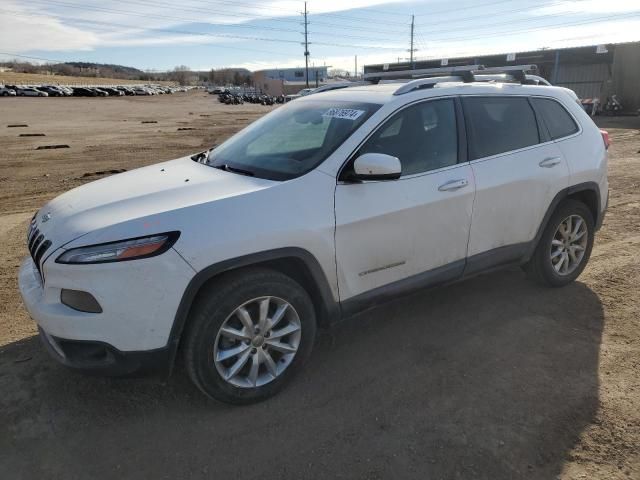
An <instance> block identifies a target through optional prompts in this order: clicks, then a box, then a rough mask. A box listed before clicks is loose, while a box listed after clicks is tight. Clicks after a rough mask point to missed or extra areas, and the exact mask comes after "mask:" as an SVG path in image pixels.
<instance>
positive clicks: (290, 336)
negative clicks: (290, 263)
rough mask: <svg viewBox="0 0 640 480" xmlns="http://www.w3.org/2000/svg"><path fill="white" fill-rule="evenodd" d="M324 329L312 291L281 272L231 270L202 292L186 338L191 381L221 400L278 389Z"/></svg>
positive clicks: (242, 400) (258, 396)
mask: <svg viewBox="0 0 640 480" xmlns="http://www.w3.org/2000/svg"><path fill="white" fill-rule="evenodd" d="M315 334H316V318H315V312H314V308H313V304H312V302H311V299H310V298H309V295H308V294H307V292H306V291H305V290H304V289H303V288H302V287H301V286H300V285H299V284H298V283H297V282H295V281H294V280H292V279H291V278H290V277H288V276H286V275H283V274H281V273H279V272H276V271H272V270H266V269H264V270H263V269H256V270H247V271H241V272H236V273H232V274H229V275H227V276H225V277H223V278H221V280H220V281H218V282H216V283H215V284H213V285H211V286H210V287H209V288H208V289H207V291H206V292H204V293H203V294H202V295H200V296H199V298H198V300H197V301H196V304H195V306H194V308H193V310H192V313H191V315H190V318H189V324H188V328H187V332H186V337H185V344H184V347H185V348H184V353H185V363H186V367H187V370H188V372H189V376H190V377H191V380H192V381H193V382H194V383H195V384H196V386H198V388H200V390H202V391H203V392H204V393H205V394H206V395H208V396H210V397H212V398H215V399H217V400H220V401H223V402H227V403H233V404H247V403H253V402H257V401H260V400H264V399H266V398H268V397H270V396H272V395H274V394H275V393H276V392H278V391H279V390H280V389H281V388H282V387H283V386H284V385H285V384H286V382H287V381H289V380H290V379H291V378H292V377H293V376H294V374H295V373H296V371H297V370H299V369H300V367H301V366H302V364H303V363H304V362H305V360H306V359H307V358H308V357H309V355H310V353H311V349H312V347H313V342H314V338H315Z"/></svg>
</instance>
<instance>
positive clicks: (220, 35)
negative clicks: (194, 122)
mask: <svg viewBox="0 0 640 480" xmlns="http://www.w3.org/2000/svg"><path fill="white" fill-rule="evenodd" d="M33 1H40V0H33ZM4 12H5V13H10V14H12V15H14V16H27V17H34V16H38V15H37V14H25V13H22V12H15V11H13V12H12V11H9V10H4ZM50 16H51V17H54V18H59V19H64V18H65V17H61V16H56V15H50ZM74 21H75V22H77V23H86V24H93V25H105V26H112V27H119V28H123V29H130V30H141V31H149V32H169V33H179V34H184V35H199V36H210V37H214V38H231V39H238V40H254V41H262V42H275V43H286V44H292V45H294V44H298V43H299V42H298V41H297V40H287V39H280V38H268V37H255V36H247V35H236V34H229V33H212V32H201V31H193V30H177V29H173V28H171V29H169V28H158V27H135V26H132V25H125V24H122V23H115V22H99V21H93V20H81V19H75V20H74ZM41 24H44V25H49V24H47V23H41ZM296 33H299V32H296ZM334 36H335V35H334ZM314 44H315V45H323V46H329V47H340V48H351V49H353V48H356V49H370V50H380V49H382V50H398V49H399V48H398V47H387V46H384V45H358V44H351V45H347V44H344V43H334V42H314ZM224 47H225V48H232V47H230V46H228V45H227V44H225V45H224ZM238 48H239V47H238ZM247 50H248V49H247ZM254 51H259V50H254ZM261 52H262V53H272V52H266V51H261Z"/></svg>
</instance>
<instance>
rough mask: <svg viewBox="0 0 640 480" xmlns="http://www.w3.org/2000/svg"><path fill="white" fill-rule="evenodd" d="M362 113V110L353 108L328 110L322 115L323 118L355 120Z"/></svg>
mask: <svg viewBox="0 0 640 480" xmlns="http://www.w3.org/2000/svg"><path fill="white" fill-rule="evenodd" d="M363 113H364V110H355V109H353V108H330V109H329V110H327V111H326V112H324V113H323V114H322V116H323V117H330V118H342V119H344V120H356V119H358V118H359V117H360V115H362V114H363Z"/></svg>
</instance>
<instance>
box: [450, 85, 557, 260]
mask: <svg viewBox="0 0 640 480" xmlns="http://www.w3.org/2000/svg"><path fill="white" fill-rule="evenodd" d="M462 104H463V107H464V114H465V120H466V126H467V132H468V139H469V159H470V161H471V162H470V163H471V168H472V169H473V174H474V176H475V181H476V198H475V202H474V207H473V219H472V222H471V233H470V237H469V252H468V257H469V259H468V265H467V271H468V272H472V271H474V270H476V269H478V270H479V269H482V268H484V267H487V266H490V265H491V264H496V263H501V262H506V261H511V260H515V259H517V258H519V257H521V256H522V255H523V254H524V253H525V252H526V251H527V247H528V246H529V242H531V241H532V240H533V239H534V237H535V235H536V232H537V231H538V228H539V227H540V224H541V222H542V220H543V217H544V215H545V213H546V211H547V208H548V207H549V205H550V204H551V201H552V200H553V197H554V196H555V195H556V194H557V193H558V192H559V191H560V190H562V189H563V188H565V187H567V185H568V182H569V169H568V167H567V162H566V161H565V159H564V158H563V156H562V152H561V151H560V149H559V148H558V147H557V145H555V144H554V143H553V142H552V141H551V139H550V138H549V137H548V133H547V132H546V130H545V129H544V128H543V126H542V124H541V123H540V121H539V119H537V117H536V115H535V112H534V109H533V107H532V105H531V103H530V99H529V98H528V97H526V96H505V95H500V96H497V95H494V96H465V97H462Z"/></svg>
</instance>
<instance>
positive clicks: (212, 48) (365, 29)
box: [0, 0, 640, 73]
mask: <svg viewBox="0 0 640 480" xmlns="http://www.w3.org/2000/svg"><path fill="white" fill-rule="evenodd" d="M0 5H1V8H0V60H6V59H13V58H22V59H24V60H29V59H31V61H34V62H44V61H46V60H49V61H56V62H57V61H86V62H96V63H113V64H120V65H127V66H132V67H137V68H140V69H142V70H160V71H163V70H169V69H172V68H173V67H175V66H177V65H187V66H188V67H190V68H191V69H193V70H209V69H211V68H224V67H244V68H248V69H250V70H258V69H262V68H285V67H297V66H302V65H304V55H303V53H304V47H303V45H302V42H303V40H304V35H303V31H304V26H303V16H302V14H301V12H302V11H303V10H304V2H302V1H297V0H296V1H293V0H276V1H262V2H260V1H252V0H237V1H236V0H180V1H175V0H174V1H170V0H29V1H28V2H27V1H25V0H0ZM307 8H308V12H309V13H308V20H309V26H308V32H309V37H308V38H309V42H310V45H309V51H310V56H309V61H310V65H327V66H331V67H333V68H340V69H345V70H348V71H350V72H351V73H353V72H354V69H355V56H356V55H357V57H358V67H359V70H360V71H361V69H362V66H363V65H365V64H372V63H391V62H395V61H398V60H405V59H407V57H409V49H410V38H411V37H410V31H411V16H412V15H415V22H414V24H415V30H414V32H415V33H414V42H415V44H414V48H415V49H416V52H415V57H416V58H417V59H432V58H436V59H437V58H453V57H456V56H466V55H475V54H478V55H479V54H488V53H510V52H518V51H526V50H533V49H538V48H556V47H568V46H579V45H594V44H599V43H617V42H625V41H634V40H640V0H460V1H456V0H454V1H452V0H421V1H406V0H310V1H308V2H307ZM18 55H20V56H21V57H18Z"/></svg>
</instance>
